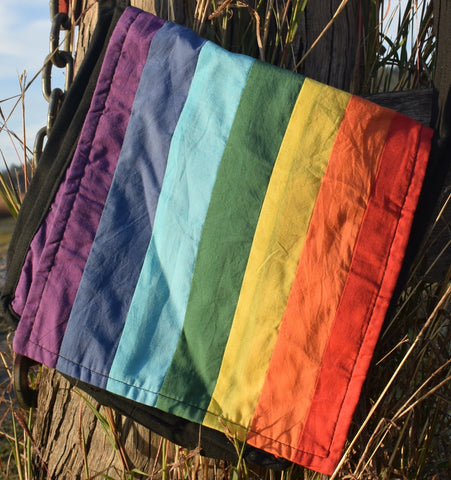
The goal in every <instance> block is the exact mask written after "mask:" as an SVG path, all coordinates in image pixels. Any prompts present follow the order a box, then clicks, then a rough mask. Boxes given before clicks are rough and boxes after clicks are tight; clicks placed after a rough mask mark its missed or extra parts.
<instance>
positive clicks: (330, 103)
mask: <svg viewBox="0 0 451 480" xmlns="http://www.w3.org/2000/svg"><path fill="white" fill-rule="evenodd" d="M349 98H350V95H349V94H347V93H345V92H342V91H339V90H336V89H334V88H331V87H327V86H325V85H322V84H320V83H318V82H315V81H313V80H310V79H306V80H305V82H304V84H303V87H302V89H301V92H300V93H299V96H298V99H297V101H296V105H295V107H294V109H293V113H292V115H291V118H290V122H289V124H288V128H287V131H286V133H285V136H284V139H283V142H282V145H281V147H280V151H279V154H278V156H277V160H276V164H275V166H274V170H273V174H272V176H271V180H270V183H269V186H268V191H267V193H266V197H265V200H264V203H263V207H262V211H261V214H260V218H259V221H258V224H257V229H256V233H255V237H254V241H253V244H252V249H251V253H250V256H249V260H248V264H247V267H246V272H245V275H244V280H243V285H242V289H241V293H240V297H239V300H238V305H237V308H236V311H235V316H234V320H233V325H232V329H231V332H230V336H229V340H228V343H227V347H226V351H225V353H224V357H223V361H222V365H221V370H220V372H219V376H218V381H217V384H216V388H215V390H214V392H213V395H212V399H211V402H210V405H209V407H208V413H207V414H206V416H205V418H204V421H203V423H204V425H206V426H209V427H212V428H215V429H220V430H224V428H225V425H226V426H227V428H228V429H229V430H230V431H231V432H232V433H233V434H234V435H236V436H237V438H239V439H240V440H244V439H245V436H246V428H242V427H247V426H249V424H250V422H251V420H252V417H253V414H254V410H255V407H256V405H257V402H258V397H259V394H260V391H261V389H262V387H263V382H264V379H265V375H266V371H267V368H268V365H269V361H270V358H271V353H272V351H273V348H274V344H275V341H276V338H277V335H278V329H279V326H280V322H281V321H282V317H283V313H284V310H285V306H286V303H287V299H288V295H289V292H290V288H291V285H292V283H293V280H294V277H295V274H296V267H297V264H298V261H299V257H300V255H301V251H302V248H303V245H304V241H305V237H306V234H307V228H308V225H309V222H310V218H311V215H312V211H313V207H314V204H315V201H316V197H317V194H318V191H319V187H320V184H321V181H322V178H323V175H324V172H325V169H326V166H327V162H328V159H329V156H330V153H331V150H332V146H333V143H334V140H335V136H336V134H337V131H338V128H339V126H340V123H341V120H342V118H343V114H344V111H345V109H346V105H347V103H348V101H349ZM282 368H283V367H282ZM240 426H241V427H240Z"/></svg>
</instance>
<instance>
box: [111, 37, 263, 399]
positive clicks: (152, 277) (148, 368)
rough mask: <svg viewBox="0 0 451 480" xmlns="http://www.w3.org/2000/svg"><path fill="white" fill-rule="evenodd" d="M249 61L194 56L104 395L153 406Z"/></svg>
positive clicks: (218, 53) (211, 52) (220, 54)
mask: <svg viewBox="0 0 451 480" xmlns="http://www.w3.org/2000/svg"><path fill="white" fill-rule="evenodd" d="M253 62H254V60H252V59H251V58H248V57H244V56H238V55H232V54H230V53H228V52H226V51H225V50H223V49H221V48H219V47H218V46H216V45H215V44H213V43H211V42H207V43H206V44H205V45H204V46H203V48H202V50H201V53H200V55H199V60H198V64H197V68H196V72H195V75H194V78H193V81H192V84H191V89H190V91H189V94H188V98H187V101H186V104H185V107H184V109H183V111H182V113H181V116H180V120H179V123H178V125H177V127H176V129H175V132H174V136H173V139H172V142H171V148H170V151H169V158H168V165H167V169H166V175H165V178H164V181H163V186H162V190H161V194H160V199H159V202H158V207H157V212H156V216H155V225H154V230H153V234H152V238H151V241H150V244H149V247H148V250H147V253H146V257H145V260H144V265H143V268H142V270H141V274H140V277H139V280H138V284H137V287H136V290H135V294H134V296H133V300H132V302H131V305H130V310H129V313H128V316H127V321H126V324H125V328H124V331H123V333H122V338H121V341H120V343H119V347H118V350H117V353H116V357H115V359H114V362H113V365H112V368H111V371H110V380H109V381H108V389H109V390H111V391H113V392H115V393H118V394H120V395H124V396H127V397H129V398H132V399H134V400H137V401H139V402H141V403H146V404H148V405H154V404H155V403H156V400H157V396H156V392H158V391H159V390H160V387H161V384H162V383H163V380H164V377H165V375H166V372H167V370H168V368H169V366H170V364H171V361H172V357H173V354H174V352H175V349H176V347H177V343H178V338H179V335H180V332H181V329H182V326H183V320H184V318H185V312H186V306H187V303H188V297H189V288H190V284H191V279H192V275H193V269H194V263H195V260H196V255H197V248H198V244H199V240H200V237H201V233H202V228H203V225H204V221H205V216H206V214H207V208H208V204H209V201H210V196H211V192H212V189H213V186H214V183H215V180H216V174H217V170H218V166H219V163H220V161H221V158H222V155H223V151H224V148H225V145H226V142H227V138H228V135H229V131H230V128H231V126H232V123H233V120H234V118H235V114H236V110H237V108H238V104H239V101H240V97H241V93H242V91H243V88H244V85H245V83H246V80H247V76H248V73H249V70H250V68H251V65H252V63H253ZM132 385H133V386H135V387H137V388H133V387H132Z"/></svg>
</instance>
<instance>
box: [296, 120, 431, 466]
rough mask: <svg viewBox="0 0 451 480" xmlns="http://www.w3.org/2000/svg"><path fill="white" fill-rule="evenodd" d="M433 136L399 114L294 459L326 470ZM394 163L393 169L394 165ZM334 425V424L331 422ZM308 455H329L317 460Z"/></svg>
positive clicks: (391, 280) (368, 353)
mask: <svg viewBox="0 0 451 480" xmlns="http://www.w3.org/2000/svg"><path fill="white" fill-rule="evenodd" d="M431 136H432V131H431V130H430V129H427V128H425V127H422V126H421V125H419V124H418V123H416V122H414V121H413V120H411V119H409V118H407V117H404V116H402V115H399V114H397V115H396V116H395V118H394V120H393V123H392V127H391V129H390V133H389V136H388V137H387V143H386V147H385V150H384V153H383V156H382V160H381V166H380V171H379V174H378V178H377V182H376V186H375V190H374V192H373V195H372V197H371V199H370V203H369V205H368V209H367V212H366V215H365V219H364V221H363V224H362V228H361V231H360V234H359V238H358V242H357V246H356V250H355V253H354V256H353V261H352V264H351V269H350V273H349V276H348V279H347V283H346V286H345V289H344V291H343V295H342V298H341V302H340V306H339V308H338V311H337V315H336V318H335V322H334V325H333V328H332V331H331V336H330V339H329V344H328V346H327V349H326V352H325V356H324V359H323V362H322V367H321V373H320V376H319V379H318V383H317V387H316V391H315V394H314V397H313V399H312V404H311V408H310V411H309V414H308V417H307V419H306V423H305V427H304V429H303V431H302V435H301V438H300V441H299V445H298V449H299V450H298V452H299V453H298V454H297V456H296V458H295V461H296V462H299V463H301V464H304V465H305V464H306V462H308V463H309V465H310V466H311V468H316V465H317V464H318V462H319V463H320V468H319V469H320V470H321V471H322V472H324V473H328V474H330V473H332V471H333V470H334V468H335V466H336V464H337V463H338V461H339V459H340V457H341V455H342V449H343V445H344V442H345V440H346V436H347V432H348V429H349V426H350V423H351V420H352V415H353V412H354V409H355V406H356V404H357V402H358V399H359V396H360V391H361V388H362V384H363V382H364V380H365V377H366V373H367V370H368V367H369V364H370V361H371V358H372V355H373V351H374V348H375V345H376V342H377V339H378V336H379V332H380V329H381V327H382V324H383V321H384V318H385V315H386V312H387V308H388V306H389V303H390V299H391V297H392V294H393V291H394V288H395V285H396V281H397V278H398V275H399V271H400V269H401V264H402V261H403V257H404V252H405V248H406V246H407V242H408V238H409V234H410V228H411V225H412V220H413V216H414V211H415V208H416V205H417V201H418V197H419V194H420V191H421V185H422V182H423V178H424V173H425V170H426V165H427V160H428V156H429V147H430V140H431ZM394 162H396V166H395V167H394ZM337 418H338V420H337V421H336V419H337ZM300 452H311V453H313V454H314V455H318V456H321V457H325V456H327V458H324V459H321V460H318V459H314V458H313V457H312V455H310V454H305V453H300Z"/></svg>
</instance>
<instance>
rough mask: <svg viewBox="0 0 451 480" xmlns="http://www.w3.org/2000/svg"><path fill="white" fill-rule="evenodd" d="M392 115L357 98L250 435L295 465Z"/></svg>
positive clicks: (340, 133) (328, 177) (306, 248)
mask: <svg viewBox="0 0 451 480" xmlns="http://www.w3.org/2000/svg"><path fill="white" fill-rule="evenodd" d="M393 115H394V112H391V111H389V110H386V109H383V108H381V107H378V106H377V105H373V104H370V103H369V102H366V101H365V100H362V99H360V98H358V97H352V98H351V100H350V102H349V104H348V107H347V109H346V111H345V114H344V117H343V121H342V123H341V125H340V129H339V131H338V134H337V138H336V141H335V143H334V147H333V150H332V154H331V158H330V160H329V164H328V167H327V170H326V173H325V176H324V179H323V182H322V184H321V187H320V191H319V194H318V199H317V201H316V204H315V209H314V212H313V216H312V220H311V224H310V227H309V231H308V234H307V239H306V242H305V246H304V249H303V251H302V254H301V258H300V261H299V265H298V269H297V273H296V279H295V281H294V283H293V287H292V289H291V292H290V296H289V299H288V303H287V308H286V310H285V314H284V318H283V322H282V325H281V328H280V332H279V336H278V339H277V343H276V346H275V349H274V353H273V356H272V358H271V362H270V366H269V369H268V375H267V377H266V380H265V384H264V387H263V390H262V394H261V396H260V399H259V403H258V405H257V408H256V411H255V414H254V418H253V420H252V424H251V427H250V432H249V434H248V443H249V444H251V445H254V446H256V447H258V448H262V449H265V450H269V451H270V452H272V453H275V454H277V455H282V456H284V457H285V458H288V459H293V458H294V455H295V452H296V447H297V444H298V439H299V438H300V435H301V432H302V429H303V426H304V422H305V419H306V417H307V413H308V409H309V406H310V403H311V400H312V397H313V393H314V390H315V385H316V382H317V378H318V374H319V371H320V368H321V362H322V358H323V355H324V351H325V349H326V345H327V341H328V339H329V335H330V331H331V328H332V323H333V320H334V318H335V314H336V311H337V308H338V304H339V301H340V296H341V293H342V291H343V288H344V285H345V282H346V277H347V275H348V271H349V267H350V264H351V259H352V254H353V250H354V246H355V244H356V240H357V235H358V233H359V228H360V224H361V222H362V218H363V216H364V214H365V210H366V207H367V204H368V200H369V197H370V193H371V189H372V186H373V183H374V180H375V178H376V173H377V169H378V165H379V159H380V156H381V153H382V150H383V147H384V144H385V139H386V136H387V132H388V129H389V125H390V122H391V119H392V118H393ZM268 438H270V439H273V440H275V441H276V442H278V443H279V445H272V442H271V441H270V440H268Z"/></svg>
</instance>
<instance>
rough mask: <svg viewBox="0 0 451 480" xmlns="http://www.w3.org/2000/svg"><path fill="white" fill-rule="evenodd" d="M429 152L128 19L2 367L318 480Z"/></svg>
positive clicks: (342, 424) (338, 94)
mask: <svg viewBox="0 0 451 480" xmlns="http://www.w3.org/2000/svg"><path fill="white" fill-rule="evenodd" d="M431 134H432V132H431V131H430V130H429V129H428V128H426V127H424V126H422V125H420V124H418V123H417V122H415V121H413V120H411V119H409V118H407V117H404V116H402V115H400V114H397V113H395V112H393V111H390V110H387V109H385V108H382V107H379V106H377V105H375V104H372V103H370V102H368V101H365V100H362V99H361V98H358V97H356V96H352V95H350V94H348V93H345V92H342V91H339V90H336V89H334V88H331V87H328V86H326V85H322V84H320V83H317V82H315V81H313V80H310V79H308V78H304V77H303V76H301V75H298V74H294V73H292V72H287V71H284V70H281V69H278V68H276V67H274V66H271V65H268V64H265V63H262V62H260V61H257V60H254V59H252V58H249V57H246V56H242V55H237V54H232V53H229V52H227V51H225V50H223V49H221V48H220V47H218V46H216V45H214V44H213V43H211V42H209V41H205V40H204V39H201V38H200V37H198V36H197V35H195V34H194V33H193V32H191V31H190V30H188V29H186V28H183V27H181V26H178V25H175V24H172V23H170V22H166V21H163V20H161V19H158V18H156V17H154V16H152V15H151V14H149V13H144V12H142V11H140V10H138V9H135V8H128V9H127V10H125V12H124V14H123V15H122V17H121V19H120V21H119V22H118V24H117V27H116V30H115V32H114V33H113V36H112V38H111V40H110V43H109V46H108V50H107V53H106V55H105V60H104V63H103V67H102V71H101V73H100V76H99V79H98V83H97V88H96V91H95V93H94V97H93V100H92V104H91V108H90V111H89V113H88V115H87V117H86V121H85V123H84V126H83V130H82V132H81V135H80V139H79V141H78V146H77V149H76V151H75V154H74V157H73V160H72V162H71V164H70V166H69V168H68V170H67V172H66V175H65V178H64V180H63V182H62V183H61V185H60V187H59V190H58V192H57V194H56V197H55V199H54V201H53V204H52V208H51V209H50V211H49V213H48V215H47V217H46V219H45V221H44V222H43V223H42V225H41V227H40V229H39V230H38V232H37V233H36V235H35V237H34V239H33V241H32V243H31V245H30V249H29V252H28V256H27V258H26V260H25V263H24V267H23V270H22V274H21V277H20V280H19V283H18V285H17V288H16V293H15V298H14V301H13V308H14V310H15V312H16V313H17V314H18V315H20V317H21V320H20V323H19V325H18V327H17V332H16V335H15V338H14V349H15V351H16V352H18V353H20V354H22V355H25V356H28V357H30V358H33V359H35V360H37V361H39V362H42V363H44V364H46V365H48V366H50V367H53V368H57V369H58V370H59V371H61V372H63V373H65V374H67V375H69V376H71V377H74V378H76V379H80V380H82V381H84V382H87V383H89V384H92V385H95V386H98V387H101V388H102V389H105V390H108V391H110V392H113V393H115V394H118V395H120V396H123V397H126V398H129V399H132V400H134V401H136V402H139V403H142V404H145V405H150V406H153V407H156V408H158V409H160V410H162V411H164V412H169V413H171V414H175V415H177V416H179V417H182V418H184V419H187V420H189V421H192V422H195V423H198V424H202V425H206V426H208V427H210V428H213V429H216V430H219V431H225V430H226V429H228V430H229V431H230V432H232V434H233V435H236V436H237V438H238V439H239V440H241V441H245V442H246V443H247V444H248V445H252V446H255V447H257V448H259V449H261V450H264V451H266V452H269V453H271V454H274V455H275V456H278V457H283V458H286V459H288V460H291V461H293V462H297V463H299V464H301V465H304V466H307V467H309V468H312V469H315V470H317V471H320V472H323V473H331V472H332V471H333V469H334V468H335V466H336V465H337V463H338V461H339V458H340V456H341V454H342V450H343V446H344V442H345V440H346V435H347V432H348V428H349V425H350V422H351V419H352V414H353V411H354V408H355V406H356V403H357V401H358V398H359V395H360V390H361V386H362V384H363V382H364V380H365V376H366V372H367V369H368V366H369V363H370V360H371V357H372V353H373V350H374V347H375V344H376V341H377V337H378V334H379V331H380V328H381V326H382V323H383V320H384V316H385V314H386V311H387V307H388V305H389V302H390V300H391V297H392V294H393V290H394V287H395V283H396V281H397V278H398V274H399V271H400V268H401V264H402V261H403V256H404V251H405V248H406V244H407V241H408V237H409V232H410V227H411V223H412V218H413V215H414V211H415V208H416V204H417V200H418V196H419V193H420V190H421V186H422V181H423V176H424V173H425V169H426V164H427V160H428V154H429V148H430V139H431Z"/></svg>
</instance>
